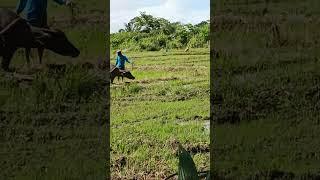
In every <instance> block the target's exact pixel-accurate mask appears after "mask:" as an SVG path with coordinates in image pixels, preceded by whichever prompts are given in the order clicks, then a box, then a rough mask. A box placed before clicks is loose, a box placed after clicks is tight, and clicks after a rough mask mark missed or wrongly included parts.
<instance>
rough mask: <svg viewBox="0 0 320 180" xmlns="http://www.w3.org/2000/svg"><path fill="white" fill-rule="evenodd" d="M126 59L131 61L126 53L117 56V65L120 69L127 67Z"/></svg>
mask: <svg viewBox="0 0 320 180" xmlns="http://www.w3.org/2000/svg"><path fill="white" fill-rule="evenodd" d="M126 61H127V62H128V63H131V62H130V61H129V60H128V58H127V57H126V56H124V55H121V56H117V58H116V66H117V67H118V68H119V69H124V68H125V63H126Z"/></svg>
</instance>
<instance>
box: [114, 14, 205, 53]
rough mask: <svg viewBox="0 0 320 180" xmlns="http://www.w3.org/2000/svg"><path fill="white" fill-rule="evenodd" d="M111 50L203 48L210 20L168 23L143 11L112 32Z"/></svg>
mask: <svg viewBox="0 0 320 180" xmlns="http://www.w3.org/2000/svg"><path fill="white" fill-rule="evenodd" d="M110 41H111V49H113V50H115V49H131V50H137V51H158V50H161V49H163V50H165V49H180V48H186V47H190V48H203V47H208V45H209V20H207V21H202V22H201V23H199V24H196V25H192V24H182V23H180V22H173V23H172V22H170V21H168V20H166V19H164V18H157V17H153V16H152V15H148V14H146V13H145V12H141V13H140V16H137V17H135V18H133V19H131V20H130V21H129V22H128V23H126V24H125V28H124V29H120V30H119V32H117V33H112V34H111V39H110Z"/></svg>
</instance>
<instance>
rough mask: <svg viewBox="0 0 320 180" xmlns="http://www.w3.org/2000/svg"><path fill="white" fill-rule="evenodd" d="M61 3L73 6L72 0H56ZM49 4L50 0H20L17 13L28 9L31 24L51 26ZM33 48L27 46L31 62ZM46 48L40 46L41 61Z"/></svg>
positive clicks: (27, 54)
mask: <svg viewBox="0 0 320 180" xmlns="http://www.w3.org/2000/svg"><path fill="white" fill-rule="evenodd" d="M54 1H55V2H56V3H58V4H60V5H67V6H71V5H72V2H71V0H54ZM47 6H48V0H19V3H18V5H17V8H16V13H17V14H19V15H20V13H21V12H22V11H24V10H26V20H27V22H28V23H29V24H30V25H31V26H35V27H39V28H49V27H48V20H47V17H48V16H47ZM30 51H31V49H30V48H26V57H27V61H28V62H29V54H30ZM43 51H44V48H38V55H39V60H40V63H41V59H42V55H43Z"/></svg>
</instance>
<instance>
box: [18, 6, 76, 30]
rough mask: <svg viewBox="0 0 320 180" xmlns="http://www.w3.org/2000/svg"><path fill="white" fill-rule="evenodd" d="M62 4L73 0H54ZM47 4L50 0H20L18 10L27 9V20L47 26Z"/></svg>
mask: <svg viewBox="0 0 320 180" xmlns="http://www.w3.org/2000/svg"><path fill="white" fill-rule="evenodd" d="M54 1H55V2H56V3H58V4H60V5H67V6H69V5H71V4H72V2H71V0H54ZM47 4H48V0H20V1H19V3H18V5H17V8H16V12H17V14H20V13H21V12H22V11H23V10H26V20H27V21H28V22H29V24H31V25H32V26H36V27H40V28H47V27H48V24H47Z"/></svg>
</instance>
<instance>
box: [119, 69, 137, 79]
mask: <svg viewBox="0 0 320 180" xmlns="http://www.w3.org/2000/svg"><path fill="white" fill-rule="evenodd" d="M122 76H123V77H126V78H128V79H135V77H134V76H133V75H132V74H131V72H130V71H122Z"/></svg>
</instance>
